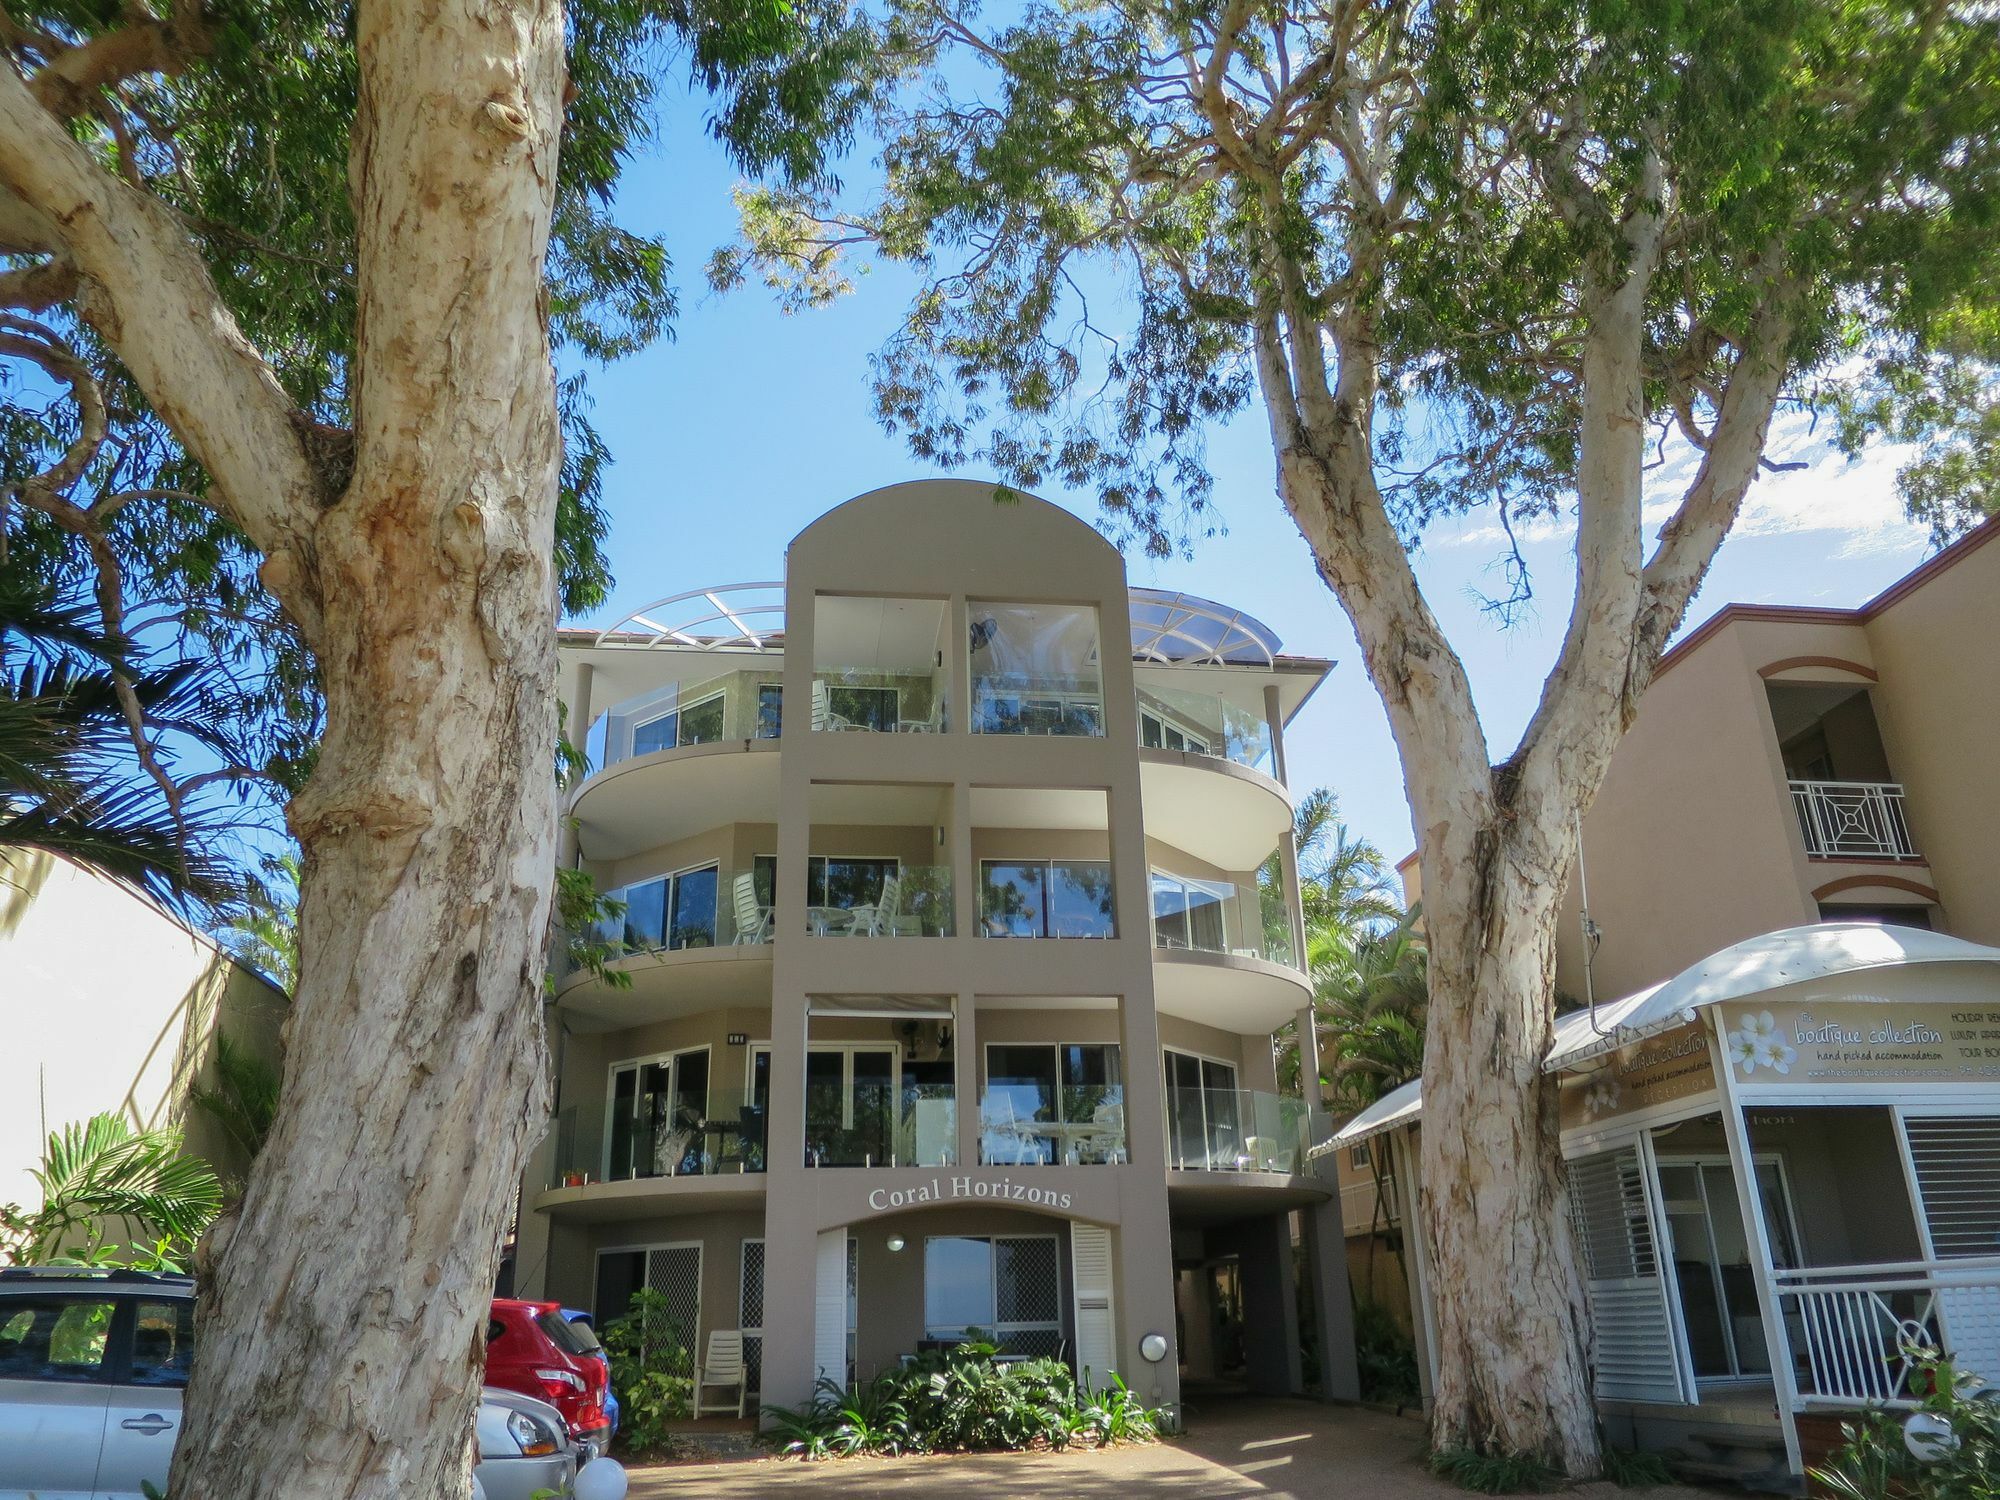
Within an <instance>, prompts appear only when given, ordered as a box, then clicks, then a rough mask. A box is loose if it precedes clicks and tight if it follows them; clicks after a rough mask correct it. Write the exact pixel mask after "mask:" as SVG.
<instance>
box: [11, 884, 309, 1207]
mask: <svg viewBox="0 0 2000 1500" xmlns="http://www.w3.org/2000/svg"><path fill="white" fill-rule="evenodd" d="M283 1014H284V1000H283V997H282V996H281V995H279V994H278V993H277V992H276V991H275V990H274V989H272V988H271V987H270V986H269V985H267V984H266V983H265V982H264V981H263V980H262V979H260V978H258V977H257V976H256V975H254V974H252V973H251V972H250V971H249V970H247V969H244V968H242V967H241V966H239V965H237V964H236V963H234V962H232V961H231V960H230V959H228V958H227V957H226V956H224V955H223V954H222V953H221V952H220V951H219V950H218V949H217V948H216V946H215V944H214V943H213V942H211V941H210V940H209V939H208V938H206V937H205V936H202V935H200V934H198V933H195V932H191V931H190V930H189V929H187V928H186V927H184V926H182V925H181V924H180V923H179V922H177V921H175V920H173V919H172V918H171V917H168V916H166V915H165V914H164V913H162V912H161V911H159V910H158V909H157V908H156V907H154V906H153V905H152V904H151V903H150V902H148V901H145V900H143V899H142V898H140V897H138V896H135V895H133V894H132V893H131V892H129V891H127V890H126V889H124V888H123V887H122V886H119V885H117V884H116V883H115V882H112V881H109V880H105V879H103V878H102V877H100V876H97V875H93V874H91V873H90V872H88V871H86V870H84V869H82V868H81V867H79V866H76V865H72V864H69V863H67V862H66V861H61V860H56V859H52V858H50V857H48V856H46V855H39V854H27V853H22V852H8V851H0V1029H4V1034H5V1036H6V1045H5V1048H4V1055H5V1058H6V1069H7V1075H8V1084H7V1086H6V1087H5V1088H0V1203H7V1202H15V1203H19V1204H21V1205H22V1206H24V1207H30V1208H32V1207H34V1206H36V1205H38V1204H39V1203H40V1201H41V1198H40V1192H39V1190H38V1189H37V1187H36V1185H35V1182H34V1179H33V1178H32V1177H31V1176H30V1175H29V1168H30V1167H31V1166H32V1165H34V1164H35V1163H37V1162H39V1161H40V1159H41V1156H42V1152H43V1149H44V1143H45V1142H46V1140H47V1137H48V1135H49V1134H50V1133H51V1132H54V1131H58V1130H60V1129H61V1128H62V1127H63V1126H64V1125H66V1124H69V1123H71V1122H73V1121H82V1120H85V1119H87V1118H89V1117H90V1116H91V1115H94V1114H102V1113H115V1114H120V1115H123V1116H124V1117H125V1118H126V1119H127V1120H128V1121H130V1122H131V1123H132V1124H133V1125H135V1126H139V1127H150V1126H155V1125H165V1124H180V1125H183V1126H184V1127H185V1129H186V1133H187V1147H188V1149H189V1150H190V1151H192V1152H194V1153H196V1154H198V1155H201V1156H204V1157H207V1158H208V1159H210V1160H211V1161H212V1162H214V1164H215V1165H216V1166H217V1168H218V1169H219V1170H221V1171H222V1172H224V1173H225V1174H229V1175H236V1174H240V1173H241V1172H242V1171H243V1169H244V1168H245V1166H247V1163H245V1162H242V1161H240V1160H238V1159H237V1157H236V1154H235V1152H234V1150H233V1148H231V1147H230V1146H229V1145H228V1143H227V1141H226V1140H225V1139H224V1137H223V1135H222V1133H221V1132H220V1131H219V1130H217V1129H216V1128H215V1126H214V1125H213V1124H212V1123H211V1122H210V1121H209V1119H208V1118H207V1116H206V1115H205V1114H203V1113H202V1112H201V1111H199V1110H194V1109H191V1108H190V1107H189V1104H188V1098H187V1093H188V1087H189V1085H190V1083H191V1082H192V1081H193V1080H194V1079H195V1078H196V1077H197V1076H199V1075H201V1074H202V1072H203V1070H204V1069H206V1068H208V1067H209V1065H210V1060H211V1058H212V1056H213V1052H214V1045H215V1041H214V1039H215V1033H216V1030H217V1028H218V1026H220V1027H221V1029H223V1030H225V1031H227V1032H228V1034H229V1035H230V1036H231V1038H232V1039H233V1040H236V1041H238V1042H240V1043H242V1044H243V1045H244V1046H245V1047H246V1048H247V1049H249V1050H250V1051H252V1052H254V1053H256V1054H258V1055H260V1056H264V1057H267V1058H275V1057H276V1055H277V1036H278V1028H279V1026H280V1025H281V1024H282V1021H283Z"/></svg>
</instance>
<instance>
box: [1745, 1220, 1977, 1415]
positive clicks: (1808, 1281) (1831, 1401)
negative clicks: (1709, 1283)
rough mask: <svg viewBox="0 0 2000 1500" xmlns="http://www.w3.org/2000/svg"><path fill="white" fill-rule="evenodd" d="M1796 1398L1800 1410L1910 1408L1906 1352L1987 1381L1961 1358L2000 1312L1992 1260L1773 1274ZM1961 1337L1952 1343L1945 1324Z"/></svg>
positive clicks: (1903, 1263)
mask: <svg viewBox="0 0 2000 1500" xmlns="http://www.w3.org/2000/svg"><path fill="white" fill-rule="evenodd" d="M1776 1280H1777V1289H1778V1300H1779V1303H1780V1305H1781V1306H1782V1307H1783V1308H1784V1316H1785V1325H1786V1328H1787V1331H1788V1333H1789V1335H1790V1338H1791V1343H1792V1357H1793V1359H1794V1360H1795V1361H1796V1362H1797V1364H1798V1366H1799V1395H1800V1397H1801V1399H1802V1400H1804V1401H1805V1402H1806V1403H1807V1404H1817V1405H1827V1406H1847V1407H1851V1406H1857V1405H1861V1404H1864V1403H1870V1402H1885V1403H1888V1404H1890V1405H1906V1404H1913V1403H1914V1402H1915V1401H1916V1400H1917V1399H1918V1397H1919V1395H1920V1394H1921V1393H1920V1392H1917V1391H1914V1390H1912V1389H1911V1384H1910V1380H1911V1376H1912V1374H1913V1373H1914V1361H1913V1360H1912V1358H1911V1350H1912V1349H1913V1348H1931V1349H1938V1348H1942V1349H1944V1350H1945V1351H1946V1352H1948V1353H1954V1352H1955V1353H1956V1354H1957V1355H1958V1356H1959V1359H1960V1364H1961V1367H1962V1368H1971V1369H1972V1370H1973V1371H1974V1372H1975V1373H1978V1374H1982V1375H1990V1374H1991V1373H1992V1372H1990V1371H1987V1370H1982V1369H1979V1368H1978V1361H1977V1360H1976V1359H1971V1360H1970V1362H1969V1363H1968V1360H1969V1357H1970V1356H1972V1355H1973V1352H1974V1351H1973V1350H1972V1349H1971V1348H1965V1347H1959V1348H1954V1346H1955V1345H1970V1344H1974V1343H1975V1342H1976V1343H1978V1344H1980V1345H1984V1344H1985V1343H1986V1342H1987V1341H1986V1340H1983V1339H1980V1337H1979V1332H1980V1330H1983V1329H1986V1328H1990V1327H1991V1326H1992V1321H1993V1319H1994V1317H1995V1315H1996V1314H2000V1256H1992V1255H1985V1256H1968V1257H1965V1258H1962V1259H1951V1260H1930V1261H1921V1260H1919V1261H1900V1262H1895V1263H1890V1264H1882V1265H1864V1266H1826V1267H1815V1268H1813V1269H1810V1270H1779V1271H1778V1272H1777V1273H1776ZM1955 1322H1960V1323H1962V1324H1963V1325H1964V1328H1965V1330H1966V1332H1965V1333H1964V1334H1963V1335H1962V1336H1961V1337H1958V1338H1954V1330H1953V1326H1952V1325H1953V1324H1954V1323H1955Z"/></svg>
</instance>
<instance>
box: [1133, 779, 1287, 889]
mask: <svg viewBox="0 0 2000 1500" xmlns="http://www.w3.org/2000/svg"><path fill="white" fill-rule="evenodd" d="M1139 784H1140V792H1141V795H1142V796H1143V797H1144V798H1145V804H1146V832H1147V834H1148V835H1149V836H1151V837H1153V838H1156V839H1159V840H1160V841H1161V842H1162V843H1166V844H1171V845H1173V846H1174V847H1175V848H1176V849H1181V850H1185V851H1186V852H1187V853H1189V854H1191V855H1193V856H1194V857H1195V858H1196V859H1199V860H1203V861H1205V862H1206V863H1208V864H1211V865H1214V866H1216V867H1217V868H1218V869H1223V870H1254V869H1256V868H1257V867H1258V866H1259V865H1261V864H1262V863H1263V862H1264V861H1265V860H1267V859H1269V858H1270V857H1271V851H1272V850H1274V849H1276V848H1277V847H1278V840H1279V839H1281V838H1283V837H1284V836H1285V832H1286V830H1287V829H1289V828H1290V827H1291V826H1292V798H1291V793H1289V792H1287V791H1286V790H1285V788H1284V787H1283V786H1281V785H1279V784H1278V783H1277V782H1276V781H1273V780H1272V779H1271V778H1270V777H1269V776H1266V775H1265V774H1264V773H1263V772H1262V771H1259V770H1255V769H1253V768H1252V767H1250V766H1244V765H1238V764H1237V763H1236V762H1235V761H1232V760H1224V759H1222V758H1221V757H1219V756H1214V755H1203V754H1198V753H1196V752H1194V751H1191V750H1147V749H1142V750H1141V751H1140V752H1139Z"/></svg>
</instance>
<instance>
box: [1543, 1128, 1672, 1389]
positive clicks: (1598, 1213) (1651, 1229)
mask: <svg viewBox="0 0 2000 1500" xmlns="http://www.w3.org/2000/svg"><path fill="white" fill-rule="evenodd" d="M1651 1168H1652V1148H1651V1142H1650V1141H1649V1140H1648V1139H1647V1138H1646V1137H1644V1136H1641V1137H1640V1138H1639V1139H1638V1140H1637V1141H1635V1142H1631V1143H1629V1144H1626V1145H1622V1146H1614V1147H1612V1148H1610V1149H1609V1150H1603V1151H1597V1152H1594V1153H1592V1154H1590V1155H1587V1156H1580V1157H1576V1158H1573V1159H1572V1160H1571V1161H1570V1163H1569V1202H1570V1214H1571V1217H1572V1220H1573V1223H1574V1228H1575V1231H1576V1239H1577V1244H1578V1245H1579V1246H1580V1247H1581V1249H1582V1251H1583V1264H1584V1277H1585V1280H1586V1284H1587V1286H1588V1288H1589V1294H1590V1322H1591V1328H1592V1330H1593V1332H1594V1334H1595V1344H1596V1354H1597V1359H1596V1365H1597V1394H1598V1395H1599V1396H1600V1397H1606V1398H1610V1399H1614V1400H1626V1401H1661V1402H1671V1403H1676V1404H1678V1403H1683V1402H1691V1401H1693V1400H1695V1399H1696V1398H1695V1392H1694V1381H1693V1378H1692V1375H1691V1373H1690V1371H1689V1370H1688V1368H1687V1362H1686V1360H1685V1359H1684V1358H1683V1357H1682V1352H1681V1349H1682V1346H1681V1340H1680V1338H1679V1337H1678V1334H1677V1330H1676V1328H1675V1323H1674V1317H1673V1307H1672V1303H1671V1300H1670V1292H1669V1290H1668V1287H1667V1280H1666V1277H1665V1276H1664V1275H1663V1274H1662V1267H1661V1264H1660V1246H1661V1245H1662V1244H1663V1243H1664V1242H1665V1240H1666V1235H1665V1234H1664V1233H1663V1232H1662V1227H1661V1224H1660V1212H1659V1206H1658V1203H1657V1202H1656V1200H1655V1195H1654V1193H1653V1190H1652V1187H1651V1184H1650V1182H1649V1178H1650V1177H1651V1175H1652V1172H1651Z"/></svg>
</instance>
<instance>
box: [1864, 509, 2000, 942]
mask: <svg viewBox="0 0 2000 1500" xmlns="http://www.w3.org/2000/svg"><path fill="white" fill-rule="evenodd" d="M1993 529H1994V523H1992V522H1988V523H1987V530H1988V531H1989V532H1990V531H1992V530H1993ZM1868 639H1869V642H1870V645H1871V647H1872V649H1873V651H1874V656H1875V666H1876V669H1877V670H1878V671H1879V672H1880V673H1881V679H1882V680H1881V681H1880V682H1879V683H1878V684H1877V685H1876V687H1875V690H1874V696H1875V703H1876V709H1877V712H1878V714H1879V716H1880V718H1881V722H1882V737H1883V739H1884V741H1885V742H1886V744H1887V747H1888V751H1889V759H1890V762H1891V764H1892V765H1893V766H1894V767H1895V771H1896V775H1897V777H1898V778H1899V779H1900V780H1901V781H1902V783H1903V785H1904V787H1905V789H1906V794H1907V804H1906V807H1907V811H1908V815H1909V819H1910V832H1911V836H1912V838H1913V839H1914V840H1915V842H1916V846H1917V849H1918V852H1919V853H1921V854H1922V855H1923V856H1924V859H1925V861H1926V862H1927V864H1928V865H1929V867H1930V873H1931V877H1932V880H1933V883H1934V884H1935V885H1936V888H1937V891H1938V894H1939V896H1940V897H1941V898H1942V902H1943V908H1944V925H1945V926H1946V928H1947V929H1948V930H1949V931H1951V932H1953V933H1955V934H1956V935H1958V936H1959V937H1963V938H1970V939H1971V940H1972V941H1974V942H1978V943H1996V944H2000V878H1996V871H2000V853H1996V851H2000V798H1996V797H1995V796H1994V791H1993V767H1994V763H1995V753H1996V750H1995V747H1996V746H2000V661H1997V660H1996V657H2000V542H1988V543H1986V544H1985V545H1983V546H1979V547H1977V548H1976V549H1973V550H1970V551H1968V552H1967V553H1966V554H1965V555H1964V556H1963V558H1962V559H1961V560H1960V561H1958V562H1956V563H1955V564H1954V565H1953V566H1951V567H1949V568H1945V569H1943V570H1942V571H1940V572H1938V573H1937V574H1935V575H1934V576H1932V577H1931V578H1929V579H1927V580H1925V582H1924V583H1923V585H1922V587H1920V588H1918V589H1915V590H1913V591H1912V592H1910V593H1909V594H1907V595H1905V596H1904V597H1903V598H1901V599H1899V600H1897V601H1896V602H1894V603H1892V604H1890V605H1889V606H1888V607H1887V608H1886V609H1884V610H1882V611H1881V613H1879V614H1878V615H1876V616H1875V617H1874V618H1873V619H1872V620H1870V621H1869V623H1868Z"/></svg>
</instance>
